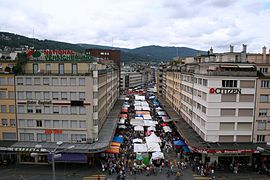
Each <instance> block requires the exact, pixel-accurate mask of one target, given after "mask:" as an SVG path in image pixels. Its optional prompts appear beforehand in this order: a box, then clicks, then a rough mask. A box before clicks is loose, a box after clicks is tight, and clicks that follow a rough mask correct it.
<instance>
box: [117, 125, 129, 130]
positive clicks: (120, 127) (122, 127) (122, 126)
mask: <svg viewBox="0 0 270 180" xmlns="http://www.w3.org/2000/svg"><path fill="white" fill-rule="evenodd" d="M118 128H119V129H126V128H127V126H125V125H120V126H118Z"/></svg>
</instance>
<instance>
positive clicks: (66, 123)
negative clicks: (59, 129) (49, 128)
mask: <svg viewBox="0 0 270 180" xmlns="http://www.w3.org/2000/svg"><path fill="white" fill-rule="evenodd" d="M62 125H63V128H68V127H69V126H68V121H67V120H63V121H62Z"/></svg>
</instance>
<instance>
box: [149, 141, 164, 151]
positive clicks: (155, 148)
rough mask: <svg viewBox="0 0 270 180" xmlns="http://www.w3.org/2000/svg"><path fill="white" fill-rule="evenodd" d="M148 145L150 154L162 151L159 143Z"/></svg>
mask: <svg viewBox="0 0 270 180" xmlns="http://www.w3.org/2000/svg"><path fill="white" fill-rule="evenodd" d="M146 145H147V151H148V152H156V151H161V149H160V146H159V144H158V143H157V142H147V143H146Z"/></svg>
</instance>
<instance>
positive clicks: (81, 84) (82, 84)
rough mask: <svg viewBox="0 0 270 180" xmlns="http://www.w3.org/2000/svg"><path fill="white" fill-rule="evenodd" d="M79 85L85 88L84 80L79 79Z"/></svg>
mask: <svg viewBox="0 0 270 180" xmlns="http://www.w3.org/2000/svg"><path fill="white" fill-rule="evenodd" d="M79 85H80V86H85V78H79Z"/></svg>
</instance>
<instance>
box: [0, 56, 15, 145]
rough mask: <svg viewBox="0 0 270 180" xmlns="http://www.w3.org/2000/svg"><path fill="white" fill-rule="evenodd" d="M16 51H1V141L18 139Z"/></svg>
mask: <svg viewBox="0 0 270 180" xmlns="http://www.w3.org/2000/svg"><path fill="white" fill-rule="evenodd" d="M15 57H16V53H11V52H0V107H1V111H0V120H1V124H0V141H2V140H3V141H15V140H17V130H16V127H17V118H16V103H15V84H14V82H15V80H14V79H15V78H14V77H15V76H14V73H13V70H12V69H13V66H14V64H15V63H14V60H15Z"/></svg>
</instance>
